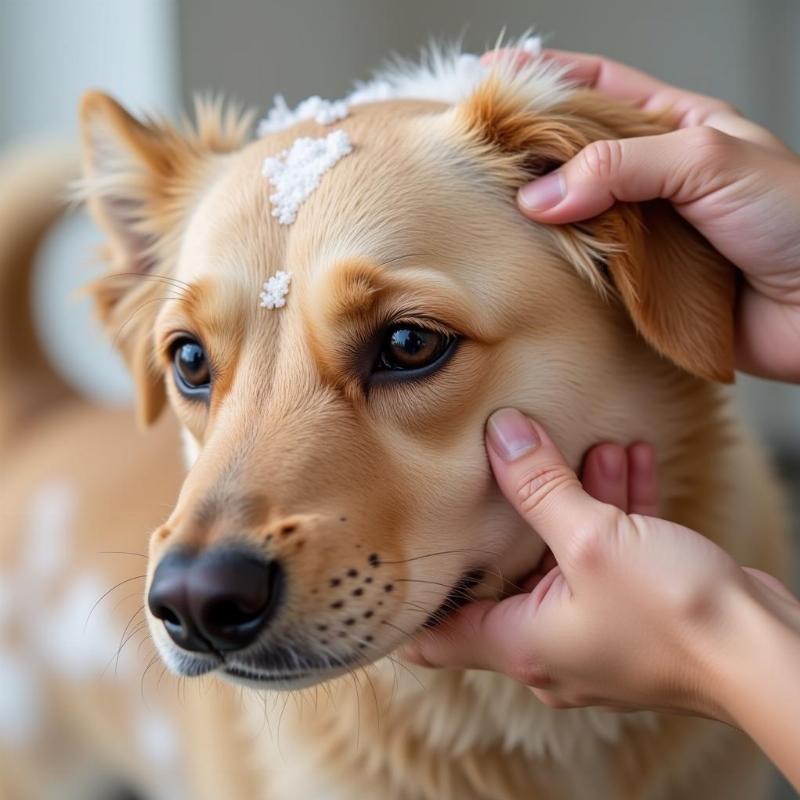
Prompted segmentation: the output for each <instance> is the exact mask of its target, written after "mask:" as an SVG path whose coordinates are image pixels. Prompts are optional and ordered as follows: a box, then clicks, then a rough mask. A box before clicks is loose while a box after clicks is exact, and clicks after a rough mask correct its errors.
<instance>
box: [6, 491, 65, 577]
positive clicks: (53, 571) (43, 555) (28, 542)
mask: <svg viewBox="0 0 800 800" xmlns="http://www.w3.org/2000/svg"><path fill="white" fill-rule="evenodd" d="M77 502H78V498H77V495H76V493H75V489H74V487H72V486H71V485H70V484H69V483H68V482H67V481H59V480H53V481H50V482H48V483H46V484H44V485H43V486H41V487H40V488H39V489H37V491H36V492H35V494H34V495H33V497H32V498H31V500H30V505H29V507H28V508H29V511H28V525H27V536H26V537H25V549H24V551H23V553H22V561H21V564H20V570H21V572H22V576H23V577H24V580H25V581H30V582H32V583H35V584H36V585H37V586H40V587H46V586H47V585H48V584H50V583H51V582H52V581H54V580H55V579H56V578H57V577H58V575H59V573H60V572H61V571H62V570H63V569H64V567H65V566H66V564H67V560H68V558H69V550H70V540H71V529H72V522H73V519H74V517H75V512H76V509H77Z"/></svg>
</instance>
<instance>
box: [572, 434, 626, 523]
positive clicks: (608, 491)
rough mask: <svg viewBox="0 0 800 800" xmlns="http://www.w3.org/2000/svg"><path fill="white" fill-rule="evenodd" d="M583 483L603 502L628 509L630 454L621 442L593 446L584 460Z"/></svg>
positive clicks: (584, 486)
mask: <svg viewBox="0 0 800 800" xmlns="http://www.w3.org/2000/svg"><path fill="white" fill-rule="evenodd" d="M581 483H583V488H584V489H586V491H587V492H589V494H590V495H591V496H592V497H594V498H595V499H596V500H599V501H600V502H601V503H610V504H611V505H612V506H616V507H617V508H621V509H622V510H623V511H627V510H628V456H627V453H626V452H625V448H624V447H622V445H619V444H613V443H611V442H606V443H604V444H599V445H597V446H595V447H593V448H592V449H591V450H590V451H589V452H588V453H587V454H586V458H585V459H584V462H583V471H582V473H581Z"/></svg>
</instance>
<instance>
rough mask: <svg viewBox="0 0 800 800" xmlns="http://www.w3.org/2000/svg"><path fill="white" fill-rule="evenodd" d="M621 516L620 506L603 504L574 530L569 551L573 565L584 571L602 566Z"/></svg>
mask: <svg viewBox="0 0 800 800" xmlns="http://www.w3.org/2000/svg"><path fill="white" fill-rule="evenodd" d="M621 516H622V512H621V511H620V510H619V509H618V508H615V507H614V506H602V507H601V508H600V509H598V511H597V513H596V514H595V515H594V516H593V517H592V519H591V520H590V521H589V522H588V523H586V524H585V525H583V526H581V527H580V528H577V529H576V530H574V531H573V532H572V535H571V537H570V550H569V552H570V560H571V563H572V565H573V567H575V568H577V569H580V570H583V571H596V570H598V569H600V568H602V566H603V565H604V564H605V563H606V558H607V555H608V552H609V544H610V541H611V539H612V537H613V536H614V534H615V532H616V530H617V527H618V525H619V522H620V518H621Z"/></svg>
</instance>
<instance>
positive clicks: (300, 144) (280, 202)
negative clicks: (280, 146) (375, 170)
mask: <svg viewBox="0 0 800 800" xmlns="http://www.w3.org/2000/svg"><path fill="white" fill-rule="evenodd" d="M352 151H353V146H352V144H351V143H350V137H349V136H348V135H347V133H346V132H345V131H343V130H336V131H333V132H332V133H329V134H328V135H327V136H323V137H321V138H317V139H314V138H311V137H307V136H302V137H300V138H299V139H296V140H295V141H294V144H293V145H292V146H291V147H290V148H289V149H288V150H284V151H283V152H281V153H279V154H278V155H277V156H271V157H269V158H266V159H264V166H263V168H262V174H263V175H264V176H265V177H266V178H268V179H269V182H270V184H271V185H272V188H273V189H274V192H273V193H272V194H271V195H270V196H269V199H270V202H271V203H272V206H273V208H272V216H273V217H276V218H277V220H278V222H280V224H281V225H291V224H292V223H293V222H294V221H295V219H296V218H297V212H298V211H299V209H300V206H301V205H302V204H303V202H305V200H306V199H307V198H308V197H309V195H310V194H311V193H312V192H313V191H314V189H316V188H317V187H318V186H319V182H320V179H321V178H322V176H323V175H324V174H325V173H326V172H327V171H328V170H329V169H330V168H331V167H333V166H334V164H336V162H337V161H339V159H341V158H343V157H344V156H346V155H347V154H348V153H351V152H352Z"/></svg>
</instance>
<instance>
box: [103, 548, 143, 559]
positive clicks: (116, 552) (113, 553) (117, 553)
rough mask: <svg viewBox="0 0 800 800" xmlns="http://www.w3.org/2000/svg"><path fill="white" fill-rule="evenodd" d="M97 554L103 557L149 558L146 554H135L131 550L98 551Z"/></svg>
mask: <svg viewBox="0 0 800 800" xmlns="http://www.w3.org/2000/svg"><path fill="white" fill-rule="evenodd" d="M97 554H98V555H101V556H137V557H138V558H147V556H146V555H145V554H144V553H133V552H131V551H129V550H98V551H97Z"/></svg>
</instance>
